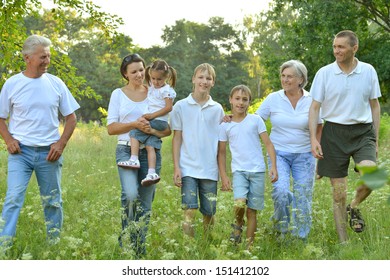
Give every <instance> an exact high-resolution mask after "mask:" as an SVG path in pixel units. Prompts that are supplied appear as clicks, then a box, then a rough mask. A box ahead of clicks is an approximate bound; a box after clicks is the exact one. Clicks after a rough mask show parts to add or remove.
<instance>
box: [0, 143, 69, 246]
mask: <svg viewBox="0 0 390 280" xmlns="http://www.w3.org/2000/svg"><path fill="white" fill-rule="evenodd" d="M20 148H21V151H22V152H21V153H20V154H9V155H8V177H7V184H8V189H7V194H6V197H5V202H4V206H3V212H2V218H3V220H4V221H5V224H4V227H3V229H2V231H1V233H0V237H2V240H3V241H4V240H9V241H11V239H12V237H14V236H15V234H16V224H17V222H18V218H19V214H20V210H21V208H22V206H23V203H24V198H25V194H26V189H27V185H28V182H29V181H30V178H31V175H32V173H33V171H35V176H36V178H37V181H38V186H39V191H40V195H41V201H42V205H43V210H44V215H45V221H46V231H47V238H48V239H49V240H54V239H55V238H58V237H59V235H60V232H61V228H62V223H63V213H62V199H61V170H62V161H63V158H62V156H61V157H60V159H59V160H57V161H55V162H50V161H47V160H46V157H47V155H48V153H49V151H50V146H46V147H30V146H25V145H22V144H20ZM0 242H1V241H0ZM11 242H12V241H11Z"/></svg>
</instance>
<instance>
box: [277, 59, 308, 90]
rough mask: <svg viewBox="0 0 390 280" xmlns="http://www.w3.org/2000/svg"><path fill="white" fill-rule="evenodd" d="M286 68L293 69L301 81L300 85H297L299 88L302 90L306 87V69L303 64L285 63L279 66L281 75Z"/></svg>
mask: <svg viewBox="0 0 390 280" xmlns="http://www.w3.org/2000/svg"><path fill="white" fill-rule="evenodd" d="M286 68H293V69H294V70H295V73H296V74H297V75H298V77H299V78H302V79H303V81H302V83H301V84H300V85H299V87H300V88H304V87H305V86H306V85H307V68H306V66H305V64H303V63H302V62H301V61H299V60H289V61H286V62H284V63H283V64H282V65H281V66H280V74H282V72H283V70H284V69H286Z"/></svg>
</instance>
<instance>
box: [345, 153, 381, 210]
mask: <svg viewBox="0 0 390 280" xmlns="http://www.w3.org/2000/svg"><path fill="white" fill-rule="evenodd" d="M358 164H359V165H362V166H374V165H376V163H375V162H373V161H371V160H363V161H361V162H359V163H358ZM370 194H371V189H369V188H368V187H367V186H366V185H361V186H359V187H358V188H357V190H356V193H355V197H354V199H353V200H352V202H351V208H357V207H358V206H359V204H360V203H362V202H363V201H364V200H365V199H366V198H367V197H368V196H369V195H370Z"/></svg>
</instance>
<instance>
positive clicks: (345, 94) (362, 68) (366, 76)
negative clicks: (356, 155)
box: [310, 61, 381, 124]
mask: <svg viewBox="0 0 390 280" xmlns="http://www.w3.org/2000/svg"><path fill="white" fill-rule="evenodd" d="M310 94H311V96H312V97H313V99H314V100H315V101H318V102H320V103H322V104H321V109H322V113H321V114H322V118H323V119H324V120H326V121H330V122H334V123H339V124H358V123H371V122H372V114H371V107H370V102H369V101H370V99H376V98H379V97H380V96H381V92H380V87H379V82H378V76H377V73H376V71H375V69H374V67H372V66H371V65H370V64H367V63H364V62H360V61H358V64H357V66H356V68H355V69H354V70H353V71H352V72H351V73H350V74H345V73H343V72H342V71H341V69H340V67H339V66H338V64H337V62H334V63H332V64H329V65H326V66H324V67H322V68H321V69H320V70H318V72H317V73H316V75H315V77H314V80H313V84H312V86H311V89H310Z"/></svg>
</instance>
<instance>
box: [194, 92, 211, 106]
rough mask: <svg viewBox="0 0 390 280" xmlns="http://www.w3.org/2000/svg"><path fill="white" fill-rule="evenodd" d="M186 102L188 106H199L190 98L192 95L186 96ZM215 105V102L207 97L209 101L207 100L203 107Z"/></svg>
mask: <svg viewBox="0 0 390 280" xmlns="http://www.w3.org/2000/svg"><path fill="white" fill-rule="evenodd" d="M187 101H188V103H189V104H192V105H199V103H198V102H196V101H195V99H194V98H193V97H192V93H190V94H189V95H188V98H187ZM215 104H217V102H215V101H214V100H213V98H212V97H211V95H209V100H207V102H206V103H205V104H204V105H203V107H206V106H212V105H215Z"/></svg>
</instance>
